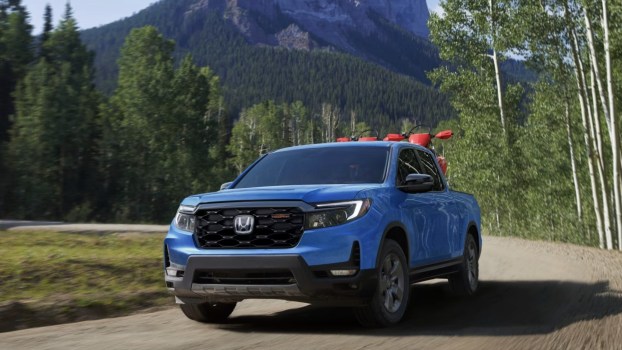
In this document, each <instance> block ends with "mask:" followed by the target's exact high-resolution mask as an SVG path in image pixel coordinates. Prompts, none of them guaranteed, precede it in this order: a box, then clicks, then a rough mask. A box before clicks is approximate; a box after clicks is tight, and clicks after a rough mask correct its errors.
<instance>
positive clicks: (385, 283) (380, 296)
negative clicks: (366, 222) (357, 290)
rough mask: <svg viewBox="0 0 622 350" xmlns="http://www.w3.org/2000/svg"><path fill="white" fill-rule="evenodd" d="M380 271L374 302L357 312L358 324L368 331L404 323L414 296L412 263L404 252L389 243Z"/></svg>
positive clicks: (391, 242)
mask: <svg viewBox="0 0 622 350" xmlns="http://www.w3.org/2000/svg"><path fill="white" fill-rule="evenodd" d="M379 263H380V265H379V267H378V268H377V277H378V283H377V286H376V291H375V293H374V296H373V298H372V299H371V302H370V303H369V304H368V305H366V306H364V307H359V308H355V309H354V314H355V316H356V319H357V320H358V322H359V323H360V324H361V325H363V326H365V327H386V326H389V325H392V324H396V323H398V322H400V321H401V320H402V317H404V313H405V312H406V306H407V305H408V298H409V295H410V276H409V271H408V262H407V261H406V256H405V255H404V251H403V250H402V248H401V247H400V246H399V244H397V243H396V242H395V241H393V240H390V239H389V240H386V241H385V242H384V244H383V247H382V251H381V253H380V259H379Z"/></svg>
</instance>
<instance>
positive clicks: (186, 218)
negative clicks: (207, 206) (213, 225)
mask: <svg viewBox="0 0 622 350" xmlns="http://www.w3.org/2000/svg"><path fill="white" fill-rule="evenodd" d="M193 211H194V207H191V206H188V205H181V206H180V207H179V209H178V210H177V215H176V216H175V220H174V223H175V227H177V228H178V229H180V230H182V231H188V232H194V225H195V222H196V218H195V216H194V214H192V212H193Z"/></svg>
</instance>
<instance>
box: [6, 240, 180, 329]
mask: <svg viewBox="0 0 622 350" xmlns="http://www.w3.org/2000/svg"><path fill="white" fill-rule="evenodd" d="M162 239H163V235H160V234H144V233H141V234H139V233H136V234H132V233H123V234H94V233H59V232H51V231H0V255H1V256H2V264H0V315H2V317H0V331H8V330H13V329H19V328H25V327H32V326H41V325H48V324H55V323H63V322H72V321H80V320H87V319H95V318H101V317H110V316H120V315H125V314H129V313H131V312H135V311H138V310H142V309H146V308H150V307H158V306H164V305H171V301H172V297H171V296H170V295H169V294H168V292H167V291H166V288H165V287H164V283H163V282H162V252H161V245H162Z"/></svg>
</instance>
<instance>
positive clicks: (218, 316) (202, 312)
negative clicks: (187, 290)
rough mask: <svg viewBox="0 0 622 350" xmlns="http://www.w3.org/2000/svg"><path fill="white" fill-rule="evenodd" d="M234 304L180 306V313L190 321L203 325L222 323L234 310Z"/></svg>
mask: <svg viewBox="0 0 622 350" xmlns="http://www.w3.org/2000/svg"><path fill="white" fill-rule="evenodd" d="M235 305H236V303H201V304H181V305H179V306H180V307H181V311H182V312H183V313H184V315H186V317H188V318H189V319H191V320H194V321H198V322H205V323H221V322H224V321H225V320H226V319H227V318H228V317H229V315H231V313H232V312H233V309H235Z"/></svg>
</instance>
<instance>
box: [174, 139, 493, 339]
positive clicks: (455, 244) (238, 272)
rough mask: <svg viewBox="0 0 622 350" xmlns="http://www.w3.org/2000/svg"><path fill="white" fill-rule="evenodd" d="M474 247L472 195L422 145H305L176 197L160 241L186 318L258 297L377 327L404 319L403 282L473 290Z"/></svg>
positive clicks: (214, 316) (477, 239) (478, 242)
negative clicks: (335, 312) (210, 188)
mask: <svg viewBox="0 0 622 350" xmlns="http://www.w3.org/2000/svg"><path fill="white" fill-rule="evenodd" d="M481 249H482V238H481V229H480V210H479V206H478V204H477V201H476V200H475V198H474V197H473V196H472V195H469V194H465V193H461V192H456V191H452V190H451V189H450V188H449V186H448V184H447V181H446V180H445V177H444V176H443V174H442V172H441V171H440V169H439V166H438V162H437V161H436V157H435V156H434V154H433V153H432V152H431V151H430V150H429V149H427V148H425V147H421V146H417V145H413V144H409V143H404V142H382V141H378V142H347V143H327V144H315V145H307V146H298V147H290V148H285V149H281V150H278V151H275V152H271V153H269V154H267V155H265V156H263V157H261V158H259V159H258V160H257V161H256V162H254V163H253V164H252V165H251V166H249V167H248V168H247V169H246V170H245V171H244V172H243V173H242V174H240V176H239V177H238V178H237V179H235V181H233V182H231V183H228V184H225V185H223V189H222V190H220V191H218V192H214V193H207V194H199V195H193V196H190V197H187V198H186V199H184V200H183V201H182V203H181V205H180V207H179V210H178V212H177V215H176V216H175V218H174V220H173V222H172V224H171V226H170V230H169V232H168V235H167V236H166V238H165V240H164V265H165V266H164V268H165V281H166V285H167V288H168V289H169V291H171V292H172V293H173V294H174V295H175V298H176V301H177V303H178V304H180V306H181V310H182V311H183V313H184V314H185V315H186V316H187V317H188V318H190V319H193V320H196V321H201V322H222V321H225V320H226V318H227V317H229V315H230V314H231V313H232V312H233V309H234V308H235V305H236V303H237V302H240V301H242V300H244V299H262V298H263V299H285V300H294V301H302V302H308V303H323V304H329V305H339V306H347V307H351V308H352V309H353V310H354V313H355V315H356V318H357V320H358V321H359V322H360V323H361V324H362V325H364V326H368V327H383V326H388V325H391V324H395V323H397V322H399V321H400V320H401V319H402V317H403V316H404V312H405V310H406V307H407V304H408V300H409V296H410V285H411V284H412V283H415V282H419V281H423V280H429V279H433V278H445V279H448V280H449V284H450V286H451V288H452V290H453V291H454V292H455V293H457V294H460V295H471V294H473V293H475V291H476V290H477V287H478V260H479V256H480V252H481Z"/></svg>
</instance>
